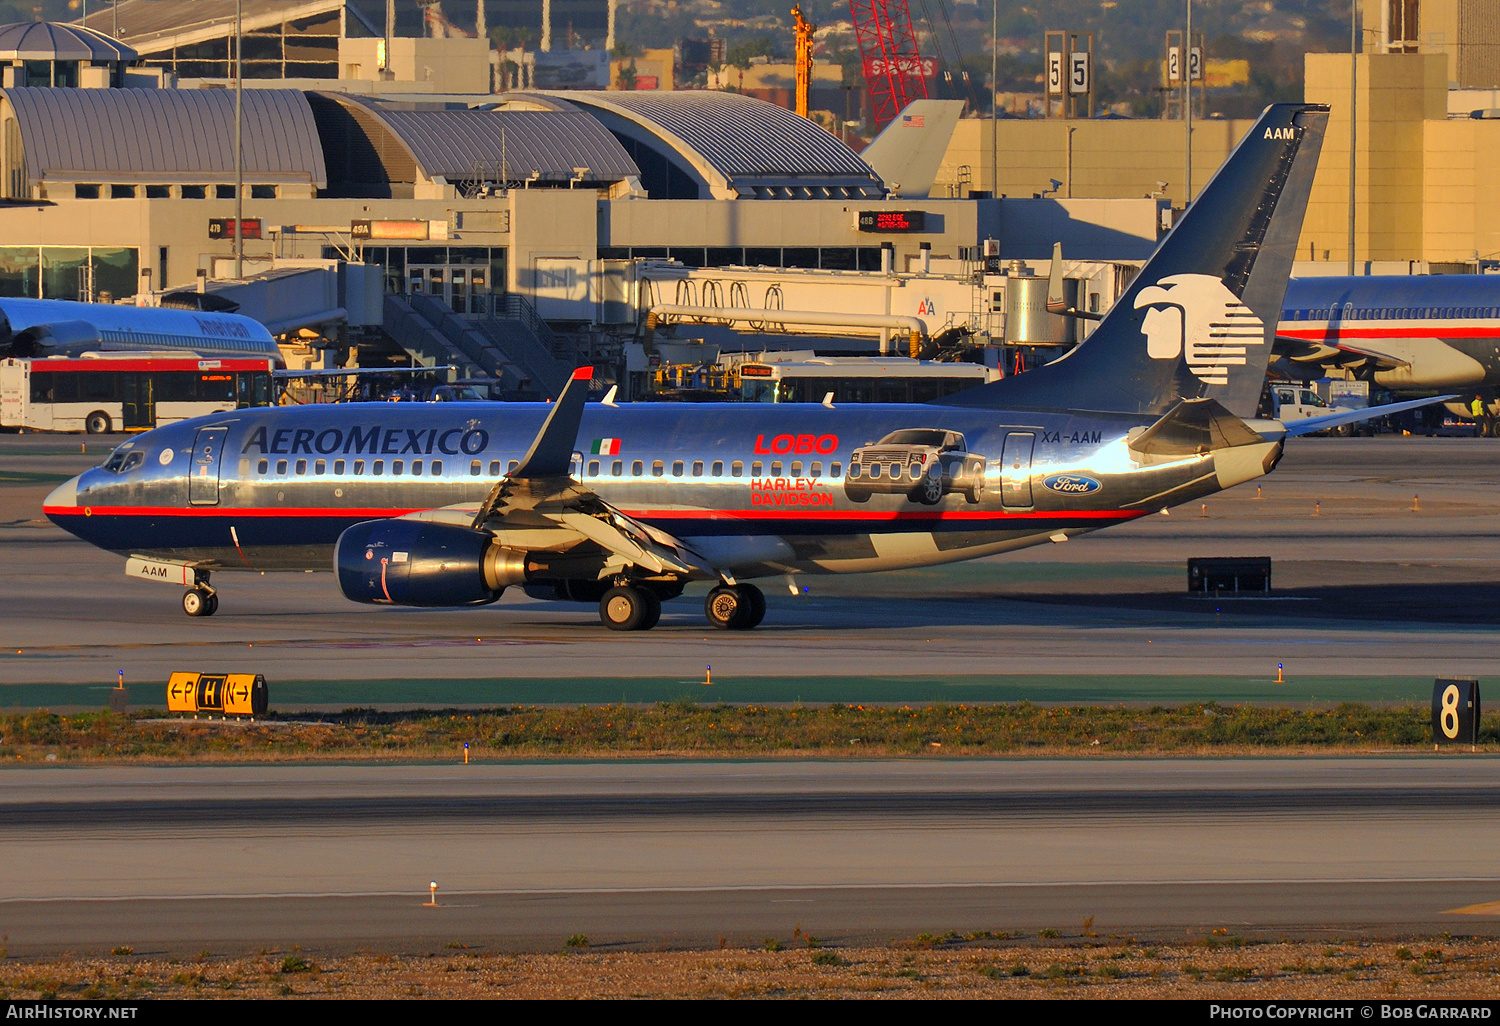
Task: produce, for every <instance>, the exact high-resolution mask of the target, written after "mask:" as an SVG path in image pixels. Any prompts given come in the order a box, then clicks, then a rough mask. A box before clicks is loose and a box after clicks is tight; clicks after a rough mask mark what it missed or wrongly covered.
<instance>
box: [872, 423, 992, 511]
mask: <svg viewBox="0 0 1500 1026" xmlns="http://www.w3.org/2000/svg"><path fill="white" fill-rule="evenodd" d="M985 462H986V461H985V458H984V457H983V456H981V455H979V454H978V453H972V452H969V447H968V444H967V443H966V442H965V441H964V436H963V435H962V434H961V433H959V432H957V431H944V430H943V429H942V428H906V429H904V430H901V431H892V432H891V433H890V434H888V435H886V436H885V437H884V438H882V439H881V440H880V441H878V442H873V443H871V444H869V445H865V446H861V447H860V448H858V449H855V450H854V453H853V455H851V456H850V457H849V472H848V473H847V474H845V475H844V494H845V495H847V496H848V497H849V498H850V499H851V500H853V501H854V502H868V501H869V499H870V496H871V495H874V494H875V493H876V492H881V493H885V494H901V495H905V496H906V497H907V498H909V499H910V500H911V501H913V502H920V503H923V504H924V505H927V506H935V505H937V504H938V503H939V502H941V501H942V499H943V496H945V495H948V494H950V493H953V492H960V493H962V494H963V496H964V498H966V499H968V500H969V502H971V503H978V502H979V500H980V498H982V497H983V495H984V468H985Z"/></svg>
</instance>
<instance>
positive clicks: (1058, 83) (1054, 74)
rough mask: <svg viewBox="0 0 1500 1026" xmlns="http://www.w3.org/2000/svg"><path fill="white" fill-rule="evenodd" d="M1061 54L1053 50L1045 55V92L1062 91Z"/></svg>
mask: <svg viewBox="0 0 1500 1026" xmlns="http://www.w3.org/2000/svg"><path fill="white" fill-rule="evenodd" d="M1062 57H1063V55H1062V54H1061V53H1060V52H1058V51H1056V50H1054V51H1053V52H1051V53H1049V54H1048V55H1047V92H1049V93H1060V92H1062V91H1063V59H1062Z"/></svg>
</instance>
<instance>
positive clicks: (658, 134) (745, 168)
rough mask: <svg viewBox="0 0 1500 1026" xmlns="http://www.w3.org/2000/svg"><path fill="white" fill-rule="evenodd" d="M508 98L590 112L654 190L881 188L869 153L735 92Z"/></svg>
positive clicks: (799, 192) (735, 192) (678, 195)
mask: <svg viewBox="0 0 1500 1026" xmlns="http://www.w3.org/2000/svg"><path fill="white" fill-rule="evenodd" d="M504 99H505V101H506V102H510V103H515V104H518V105H534V106H539V107H551V108H553V109H560V108H562V107H564V106H568V107H575V108H581V109H583V110H586V111H588V112H589V113H590V114H592V115H593V116H594V117H596V118H598V119H599V121H600V122H601V123H602V124H603V125H604V127H606V128H608V129H609V130H610V131H611V132H613V133H614V134H615V136H616V137H617V138H619V139H620V141H621V142H622V143H623V144H624V146H625V148H626V151H627V152H629V153H630V155H631V157H632V158H633V159H634V160H635V162H636V164H637V165H639V166H640V168H641V171H642V173H643V178H644V184H645V185H646V188H647V189H648V191H649V192H650V194H651V196H652V197H653V198H662V199H667V198H671V199H736V198H738V199H827V198H833V199H859V198H875V197H879V196H880V195H882V192H883V189H882V187H881V182H880V179H879V178H878V177H877V176H876V175H875V173H874V172H873V171H871V170H870V168H869V167H868V166H867V165H866V164H865V163H864V161H862V160H860V159H859V156H858V155H857V154H856V153H855V152H854V151H853V150H851V149H849V147H847V146H845V145H844V144H843V143H841V142H840V141H839V140H838V139H836V138H834V137H833V136H831V135H829V134H828V133H827V132H825V131H824V130H823V129H822V128H820V127H818V126H817V125H816V124H814V123H813V122H811V121H809V120H807V119H806V118H804V117H799V116H798V115H796V114H794V113H792V112H791V111H789V110H787V109H786V108H784V107H778V106H777V105H776V104H774V103H767V102H765V101H764V100H757V99H753V98H751V97H748V96H741V95H739V94H738V93H724V92H714V91H686V92H648V91H642V92H616V91H611V92H583V91H572V90H566V91H546V92H542V91H525V92H519V93H507V94H506V95H505V97H504ZM653 164H655V165H658V166H655V167H653V166H652V165H653Z"/></svg>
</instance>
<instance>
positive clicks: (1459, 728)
mask: <svg viewBox="0 0 1500 1026" xmlns="http://www.w3.org/2000/svg"><path fill="white" fill-rule="evenodd" d="M1479 716H1480V711H1479V682H1478V681H1477V680H1472V679H1439V680H1436V681H1433V684H1432V743H1433V744H1438V745H1442V744H1448V745H1474V744H1478V743H1479Z"/></svg>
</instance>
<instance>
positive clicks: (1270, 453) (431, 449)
mask: <svg viewBox="0 0 1500 1026" xmlns="http://www.w3.org/2000/svg"><path fill="white" fill-rule="evenodd" d="M1327 117H1328V115H1327V108H1326V107H1322V106H1315V105H1298V104H1282V105H1277V106H1273V107H1269V108H1267V109H1266V111H1265V113H1264V114H1263V115H1262V116H1261V118H1260V120H1259V121H1258V122H1257V124H1256V125H1255V127H1254V129H1253V130H1252V131H1251V132H1250V133H1249V135H1248V136H1246V138H1245V139H1244V140H1243V141H1242V142H1241V143H1240V145H1239V146H1238V147H1237V148H1236V149H1235V151H1234V153H1233V154H1232V155H1231V156H1230V158H1229V160H1228V161H1227V162H1226V163H1225V164H1224V166H1223V167H1222V168H1221V169H1220V170H1219V172H1218V173H1217V174H1216V175H1215V177H1214V178H1213V180H1212V181H1211V182H1210V183H1209V185H1208V186H1207V188H1206V189H1205V190H1204V191H1203V193H1202V195H1201V197H1200V198H1199V199H1198V201H1197V202H1196V203H1195V204H1194V205H1193V207H1192V209H1191V210H1190V211H1189V212H1188V214H1187V215H1186V216H1185V217H1184V218H1183V219H1182V221H1181V222H1180V223H1179V224H1178V226H1177V227H1176V228H1175V229H1174V230H1173V231H1172V233H1171V234H1170V235H1169V236H1168V237H1167V239H1166V240H1165V241H1164V242H1163V243H1162V245H1161V246H1160V248H1159V249H1158V250H1157V252H1156V254H1155V255H1154V256H1153V257H1152V259H1151V260H1150V261H1149V263H1147V265H1146V267H1145V268H1144V269H1143V270H1142V272H1141V274H1140V275H1139V277H1137V278H1136V280H1135V281H1134V283H1133V284H1132V285H1131V286H1130V288H1129V290H1128V291H1127V292H1126V293H1125V295H1124V296H1123V297H1122V299H1121V300H1120V302H1119V303H1117V304H1116V306H1115V308H1114V310H1113V311H1112V312H1111V313H1110V314H1109V315H1108V317H1106V319H1105V320H1104V321H1103V323H1101V324H1100V325H1099V327H1098V329H1097V330H1096V331H1095V332H1094V333H1093V334H1092V335H1091V336H1089V338H1088V339H1087V341H1085V342H1084V343H1082V344H1081V345H1080V346H1078V348H1077V349H1075V350H1074V351H1073V352H1072V353H1071V354H1070V355H1069V356H1067V357H1065V358H1064V359H1062V360H1059V361H1057V362H1055V363H1052V364H1049V365H1047V366H1044V367H1041V368H1039V369H1037V370H1035V371H1032V372H1031V373H1028V374H1025V375H1022V376H1020V377H1016V378H1009V379H1006V380H1002V381H997V382H994V383H991V384H988V385H983V386H980V387H977V388H974V389H970V390H969V391H966V392H961V393H958V394H956V395H953V396H950V397H948V398H947V399H945V400H943V401H942V404H923V405H860V406H847V407H837V408H835V407H833V406H831V405H827V406H825V405H817V404H807V405H799V406H776V407H769V408H768V407H766V406H763V405H760V404H744V405H733V404H729V405H724V404H707V405H691V404H638V405H633V404H625V405H620V406H615V405H613V404H602V403H595V404H588V405H587V406H586V405H585V402H584V396H585V392H586V388H587V385H588V381H589V378H590V374H591V372H590V370H589V369H588V368H581V369H580V370H579V371H578V372H577V373H576V374H575V375H574V378H573V380H572V381H571V382H570V383H569V385H568V386H567V388H566V389H565V390H564V391H563V394H562V396H561V397H560V398H559V399H558V401H557V402H556V403H554V404H551V405H546V404H497V403H473V404H466V403H440V404H431V405H429V404H406V403H401V404H378V405H377V404H351V405H334V406H306V407H290V408H272V409H246V410H239V411H235V412H233V413H225V414H219V415H214V416H207V417H201V418H198V419H197V420H193V421H187V422H184V423H181V424H176V425H172V426H170V427H164V428H159V429H157V430H155V431H151V432H148V433H146V434H143V435H141V436H139V437H137V438H134V439H132V440H131V441H129V442H126V443H125V444H124V445H122V446H120V447H119V449H117V450H116V451H115V453H114V454H113V455H112V456H111V457H110V459H109V460H108V462H106V463H105V464H104V466H102V467H99V468H97V469H95V470H91V471H88V472H87V473H85V474H82V475H80V476H79V477H77V478H75V479H74V480H71V481H69V482H68V483H67V484H65V485H63V486H62V487H60V488H58V489H57V490H56V491H54V492H53V493H52V494H51V495H50V496H49V497H48V498H47V500H46V506H45V509H46V514H47V516H49V517H50V518H51V519H52V520H53V521H55V522H56V523H58V524H60V525H61V526H63V527H64V528H66V529H67V530H68V531H71V532H73V533H74V534H76V535H77V536H79V537H80V538H83V539H86V540H87V541H90V542H92V543H93V544H95V545H98V546H100V547H102V548H105V549H108V550H110V551H113V552H116V553H119V554H120V555H122V556H125V557H128V562H127V572H128V573H130V574H133V575H135V576H138V577H143V578H148V579H154V580H161V581H171V582H174V583H177V584H179V585H182V586H185V587H186V588H187V591H186V594H185V595H184V598H183V608H184V609H185V610H186V611H187V612H188V613H190V614H194V615H205V614H212V613H213V612H214V610H215V608H216V607H217V605H218V596H217V593H216V592H215V590H214V588H213V586H212V585H211V584H210V577H211V576H212V577H213V579H214V580H218V578H219V575H220V574H222V573H227V572H230V571H236V570H240V571H276V570H304V569H329V568H332V569H334V570H335V571H336V573H337V579H338V583H339V587H340V589H341V590H342V591H343V593H344V594H345V595H346V596H347V597H348V598H350V599H353V600H355V601H358V602H375V603H389V604H393V605H413V606H463V605H481V604H485V603H490V602H494V601H495V600H496V599H498V598H499V597H500V594H501V592H503V591H504V590H505V589H506V588H507V587H511V586H522V587H525V588H526V589H527V591H528V592H529V593H532V594H538V593H540V594H546V595H549V596H553V595H555V596H556V597H559V598H573V599H587V600H592V601H597V602H598V603H599V614H600V618H601V619H602V621H603V622H604V624H605V625H606V626H608V627H610V628H613V629H615V630H635V629H646V628H650V627H651V626H653V625H654V624H655V623H656V621H657V618H658V617H659V616H660V614H661V601H662V600H663V599H670V598H674V597H676V596H677V595H679V594H681V592H682V590H683V587H684V585H685V584H687V583H688V582H690V581H695V580H702V581H711V582H715V585H714V587H713V588H712V590H711V591H710V592H709V595H708V599H707V602H706V604H705V612H706V613H707V616H708V619H709V620H710V621H711V622H712V623H713V624H715V625H716V626H719V627H723V628H731V629H745V628H750V627H754V626H755V625H756V624H757V623H759V622H760V619H761V617H762V616H763V615H764V612H765V601H764V597H763V596H762V594H761V592H760V591H759V590H758V589H757V588H755V586H754V585H751V584H749V583H746V579H747V578H754V577H765V576H771V575H783V574H818V573H851V572H861V571H875V570H886V569H891V568H895V567H912V566H922V565H927V564H934V563H943V562H951V561H956V560H962V559H970V558H973V557H976V556H984V555H989V554H992V553H999V552H1006V551H1009V550H1013V549H1020V548H1024V547H1026V546H1031V545H1037V544H1043V543H1046V542H1049V541H1052V542H1057V541H1065V540H1067V539H1068V538H1069V537H1072V536H1074V535H1077V534H1081V533H1083V532H1087V531H1094V530H1098V529H1099V528H1101V527H1108V526H1110V525H1112V524H1119V523H1124V522H1127V521H1130V520H1134V519H1136V518H1138V517H1141V516H1144V515H1146V514H1149V513H1155V512H1157V511H1160V510H1164V509H1166V508H1167V507H1169V506H1173V505H1176V504H1178V503H1182V502H1190V501H1194V500H1196V499H1198V498H1199V497H1200V496H1203V495H1207V494H1209V493H1212V492H1216V491H1219V490H1220V489H1224V488H1230V487H1233V486H1234V485H1236V484H1239V483H1241V482H1244V481H1249V480H1252V479H1254V478H1257V477H1260V476H1261V475H1263V474H1265V473H1267V472H1269V471H1270V470H1271V469H1272V468H1273V467H1274V466H1275V465H1276V462H1277V460H1279V459H1280V458H1281V453H1282V445H1283V441H1284V439H1285V437H1286V435H1288V434H1291V433H1302V432H1304V431H1311V430H1318V429H1319V428H1322V427H1329V426H1333V425H1334V424H1335V423H1344V422H1348V421H1352V420H1357V419H1361V418H1363V417H1368V416H1377V415H1379V414H1380V413H1382V412H1386V411H1389V410H1391V409H1398V408H1401V409H1404V408H1406V405H1405V404H1397V405H1396V406H1394V407H1386V408H1384V409H1383V410H1375V411H1370V410H1366V411H1356V412H1352V413H1342V414H1334V415H1330V416H1328V417H1321V418H1314V419H1312V420H1309V421H1302V422H1299V423H1297V424H1296V425H1294V426H1292V427H1290V428H1289V427H1286V426H1283V425H1282V424H1280V423H1276V422H1265V421H1251V420H1248V419H1247V418H1251V417H1253V416H1254V410H1255V406H1256V401H1257V399H1258V398H1259V396H1260V392H1261V386H1262V383H1263V381H1264V379H1265V370H1266V364H1267V361H1268V358H1269V354H1270V352H1271V341H1272V332H1273V330H1274V326H1275V322H1276V314H1277V313H1278V312H1279V311H1280V310H1281V300H1282V295H1283V292H1284V291H1285V288H1286V282H1287V274H1288V271H1289V269H1290V266H1291V261H1292V251H1293V248H1294V246H1295V243H1296V239H1297V236H1298V233H1299V231H1300V229H1301V224H1302V217H1303V213H1304V211H1305V209H1306V205H1307V197H1308V191H1309V188H1310V185H1311V182H1312V177H1313V171H1314V168H1315V166H1316V164H1317V158H1318V153H1319V150H1320V148H1321V146H1322V141H1323V134H1324V130H1325V127H1326V123H1327ZM1411 405H1420V402H1419V403H1414V404H1411Z"/></svg>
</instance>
